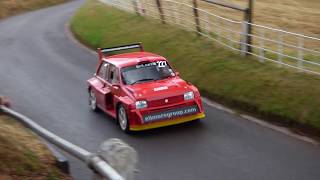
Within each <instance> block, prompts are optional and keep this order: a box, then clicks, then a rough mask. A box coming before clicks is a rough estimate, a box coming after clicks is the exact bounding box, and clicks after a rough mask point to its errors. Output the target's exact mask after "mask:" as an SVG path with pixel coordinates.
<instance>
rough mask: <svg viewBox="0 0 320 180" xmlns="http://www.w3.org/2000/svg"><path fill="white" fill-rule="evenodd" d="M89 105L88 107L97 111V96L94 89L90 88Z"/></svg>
mask: <svg viewBox="0 0 320 180" xmlns="http://www.w3.org/2000/svg"><path fill="white" fill-rule="evenodd" d="M89 105H90V108H91V109H92V110H93V111H97V110H98V108H97V98H96V95H95V93H94V91H93V90H92V89H90V92H89Z"/></svg>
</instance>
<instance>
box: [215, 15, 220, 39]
mask: <svg viewBox="0 0 320 180" xmlns="http://www.w3.org/2000/svg"><path fill="white" fill-rule="evenodd" d="M216 25H217V26H216V31H217V40H218V41H219V42H221V28H220V21H219V18H217V17H216Z"/></svg>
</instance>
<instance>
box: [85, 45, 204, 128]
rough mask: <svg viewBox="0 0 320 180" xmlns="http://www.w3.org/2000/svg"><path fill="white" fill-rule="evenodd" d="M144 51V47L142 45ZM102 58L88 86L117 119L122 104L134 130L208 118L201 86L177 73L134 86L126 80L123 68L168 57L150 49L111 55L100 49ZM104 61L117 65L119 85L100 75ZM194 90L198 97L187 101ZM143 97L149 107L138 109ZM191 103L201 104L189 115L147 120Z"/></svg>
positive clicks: (103, 108) (99, 101)
mask: <svg viewBox="0 0 320 180" xmlns="http://www.w3.org/2000/svg"><path fill="white" fill-rule="evenodd" d="M141 50H143V49H142V48H141ZM99 58H100V59H99V64H98V67H97V70H96V73H95V75H94V77H92V78H91V79H89V80H88V81H87V82H88V89H89V90H93V91H94V93H95V95H96V100H97V106H98V107H99V109H101V110H103V111H104V112H105V113H107V114H109V115H110V116H112V117H113V118H117V108H118V107H119V105H120V104H122V105H123V106H124V107H125V109H126V113H127V117H128V121H129V127H130V130H145V129H150V128H157V127H162V126H167V125H173V124H178V123H182V122H186V121H191V120H196V119H200V118H203V117H204V109H203V106H202V102H201V96H200V93H199V91H198V89H197V88H196V87H195V86H193V85H192V84H190V83H188V82H186V81H184V80H183V79H181V78H180V77H179V76H178V75H177V73H176V72H175V75H174V76H173V77H168V78H166V79H162V80H156V81H149V82H145V83H139V84H134V85H126V84H124V83H123V81H122V78H123V77H122V76H121V69H122V68H124V67H128V66H134V65H137V64H139V63H141V62H157V61H166V62H167V63H168V64H169V62H168V61H167V60H166V59H165V58H164V57H162V56H159V55H156V54H152V53H148V52H134V53H125V54H119V55H113V56H108V57H107V56H104V55H103V54H102V53H101V52H99ZM103 62H107V63H109V64H111V65H113V66H114V67H115V68H116V73H117V77H118V78H119V82H118V83H117V84H112V83H110V82H108V81H106V80H104V79H103V78H101V77H99V75H98V73H99V69H100V67H101V66H102V64H103ZM162 87H165V88H162ZM157 88H158V89H157ZM190 91H192V92H193V93H194V99H191V100H184V93H186V92H190ZM140 100H145V101H147V103H148V107H146V108H143V109H136V105H135V102H136V101H140ZM187 106H188V107H189V106H193V107H197V109H198V111H197V112H195V113H193V114H188V115H185V116H179V117H169V118H166V119H161V120H156V121H152V122H145V121H144V117H145V116H148V115H150V116H151V115H152V114H155V113H161V112H169V113H170V112H171V110H175V109H179V108H183V107H187ZM152 116H153V115H152Z"/></svg>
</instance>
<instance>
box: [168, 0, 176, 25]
mask: <svg viewBox="0 0 320 180" xmlns="http://www.w3.org/2000/svg"><path fill="white" fill-rule="evenodd" d="M168 7H169V11H170V21H171V23H172V24H174V18H175V16H174V15H175V14H174V12H173V8H172V3H171V2H170V1H168ZM170 21H169V22H170Z"/></svg>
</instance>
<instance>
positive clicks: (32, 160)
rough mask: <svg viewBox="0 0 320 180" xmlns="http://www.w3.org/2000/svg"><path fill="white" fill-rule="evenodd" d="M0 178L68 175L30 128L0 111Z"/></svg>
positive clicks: (42, 177) (26, 179) (63, 176)
mask: <svg viewBox="0 0 320 180" xmlns="http://www.w3.org/2000/svg"><path fill="white" fill-rule="evenodd" d="M0 162H1V163H0V179H25V180H31V179H48V180H49V179H50V180H58V179H61V180H66V179H71V178H70V177H69V176H67V175H65V174H63V173H62V172H61V171H60V170H59V169H58V168H57V167H56V166H55V161H54V157H53V156H52V154H51V153H50V151H49V150H48V149H47V148H46V147H45V146H44V145H43V143H42V142H41V141H40V140H39V139H38V137H36V136H35V135H34V134H33V133H31V131H30V130H28V129H26V128H24V127H23V126H22V125H21V124H20V123H18V122H17V121H16V120H15V119H13V118H11V117H8V116H5V115H3V114H1V113H0Z"/></svg>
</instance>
